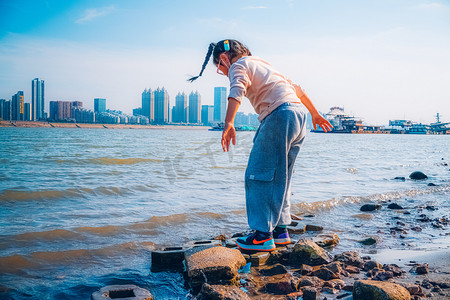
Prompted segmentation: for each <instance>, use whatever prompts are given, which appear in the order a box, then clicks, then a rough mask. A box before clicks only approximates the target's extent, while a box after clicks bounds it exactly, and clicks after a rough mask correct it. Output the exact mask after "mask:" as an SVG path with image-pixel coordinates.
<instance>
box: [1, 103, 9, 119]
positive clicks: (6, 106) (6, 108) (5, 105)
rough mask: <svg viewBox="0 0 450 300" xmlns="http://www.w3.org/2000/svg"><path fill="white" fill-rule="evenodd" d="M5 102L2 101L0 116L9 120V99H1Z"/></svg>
mask: <svg viewBox="0 0 450 300" xmlns="http://www.w3.org/2000/svg"><path fill="white" fill-rule="evenodd" d="M2 100H4V101H5V102H4V103H3V114H2V115H1V116H0V117H2V118H3V120H4V121H10V120H11V101H6V100H5V99H2Z"/></svg>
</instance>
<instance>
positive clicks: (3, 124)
mask: <svg viewBox="0 0 450 300" xmlns="http://www.w3.org/2000/svg"><path fill="white" fill-rule="evenodd" d="M0 127H21V128H96V129H186V130H208V129H209V128H210V127H209V126H200V125H198V126H191V125H190V126H180V125H134V124H83V123H58V122H25V121H16V122H14V123H11V122H9V121H0Z"/></svg>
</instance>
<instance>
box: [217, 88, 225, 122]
mask: <svg viewBox="0 0 450 300" xmlns="http://www.w3.org/2000/svg"><path fill="white" fill-rule="evenodd" d="M226 113H227V88H226V87H215V88H214V121H216V122H224V121H225V114H226Z"/></svg>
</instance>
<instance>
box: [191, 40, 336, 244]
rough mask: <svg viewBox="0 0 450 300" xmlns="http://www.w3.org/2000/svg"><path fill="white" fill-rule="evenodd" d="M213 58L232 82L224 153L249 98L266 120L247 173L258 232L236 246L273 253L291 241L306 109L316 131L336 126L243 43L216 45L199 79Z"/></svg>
mask: <svg viewBox="0 0 450 300" xmlns="http://www.w3.org/2000/svg"><path fill="white" fill-rule="evenodd" d="M211 55H212V56H213V61H214V64H215V65H216V66H217V73H219V74H223V75H225V76H228V78H229V80H230V94H229V96H228V107H227V112H226V118H225V126H224V129H223V133H222V148H223V151H229V148H230V142H231V143H233V145H236V130H235V128H234V125H233V124H234V118H235V116H236V113H237V111H238V108H239V105H240V104H241V101H242V99H243V97H244V96H245V97H247V98H248V99H249V100H250V103H251V104H252V106H253V108H254V109H255V111H256V113H257V114H259V117H258V120H259V121H260V122H261V124H260V126H259V128H258V131H257V132H256V134H255V137H254V139H253V148H252V151H251V153H250V157H249V160H248V164H247V169H246V171H245V196H246V206H247V219H248V224H249V226H250V228H251V229H254V232H252V233H251V234H250V235H249V236H247V237H243V238H239V239H238V240H237V241H236V244H237V246H238V247H239V248H241V249H244V250H256V251H272V250H274V249H275V245H277V244H278V245H280V244H288V243H290V242H291V241H290V238H289V234H288V232H287V229H286V226H287V225H289V224H290V223H291V214H290V201H289V197H290V193H291V192H290V187H291V178H292V173H293V167H294V162H295V159H296V157H297V154H298V152H299V150H300V148H301V145H302V143H303V141H304V138H305V134H306V126H305V125H306V112H305V109H304V106H306V108H307V109H308V110H309V112H310V113H311V117H312V122H313V125H314V128H317V125H319V126H320V127H321V128H322V129H323V130H324V131H325V132H327V131H328V130H330V129H331V127H332V126H331V124H330V123H329V122H328V121H327V120H326V119H324V118H323V117H322V116H321V115H320V114H319V113H318V112H317V110H316V108H315V107H314V105H313V104H312V102H311V100H310V99H309V98H308V96H307V95H306V94H305V93H304V92H303V90H302V89H301V88H300V87H299V86H298V85H295V84H293V83H292V82H291V81H290V80H289V79H288V78H286V77H284V76H283V75H282V74H280V73H279V72H278V71H276V70H275V69H274V68H273V67H272V66H271V65H270V64H269V63H267V62H266V61H264V60H262V59H261V58H259V57H255V56H252V54H251V53H250V51H249V50H248V49H247V47H245V46H244V45H243V44H241V43H240V42H238V41H236V40H223V41H220V42H218V43H211V44H210V45H209V49H208V53H207V55H206V58H205V61H204V62H203V66H202V70H201V72H200V74H199V76H202V73H203V71H204V69H205V67H206V65H207V64H208V61H209V59H210V57H211ZM199 76H196V77H192V78H190V79H189V81H191V82H192V81H194V80H196V79H197V78H198V77H199ZM302 103H303V104H302Z"/></svg>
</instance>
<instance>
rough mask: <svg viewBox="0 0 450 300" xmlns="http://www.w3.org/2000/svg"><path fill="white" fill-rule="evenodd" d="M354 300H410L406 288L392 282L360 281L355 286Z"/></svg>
mask: <svg viewBox="0 0 450 300" xmlns="http://www.w3.org/2000/svg"><path fill="white" fill-rule="evenodd" d="M353 299H354V300H410V299H411V295H410V294H409V292H408V290H407V289H405V288H404V287H402V286H400V285H398V284H395V283H390V282H381V281H374V280H358V281H355V284H354V285H353Z"/></svg>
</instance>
